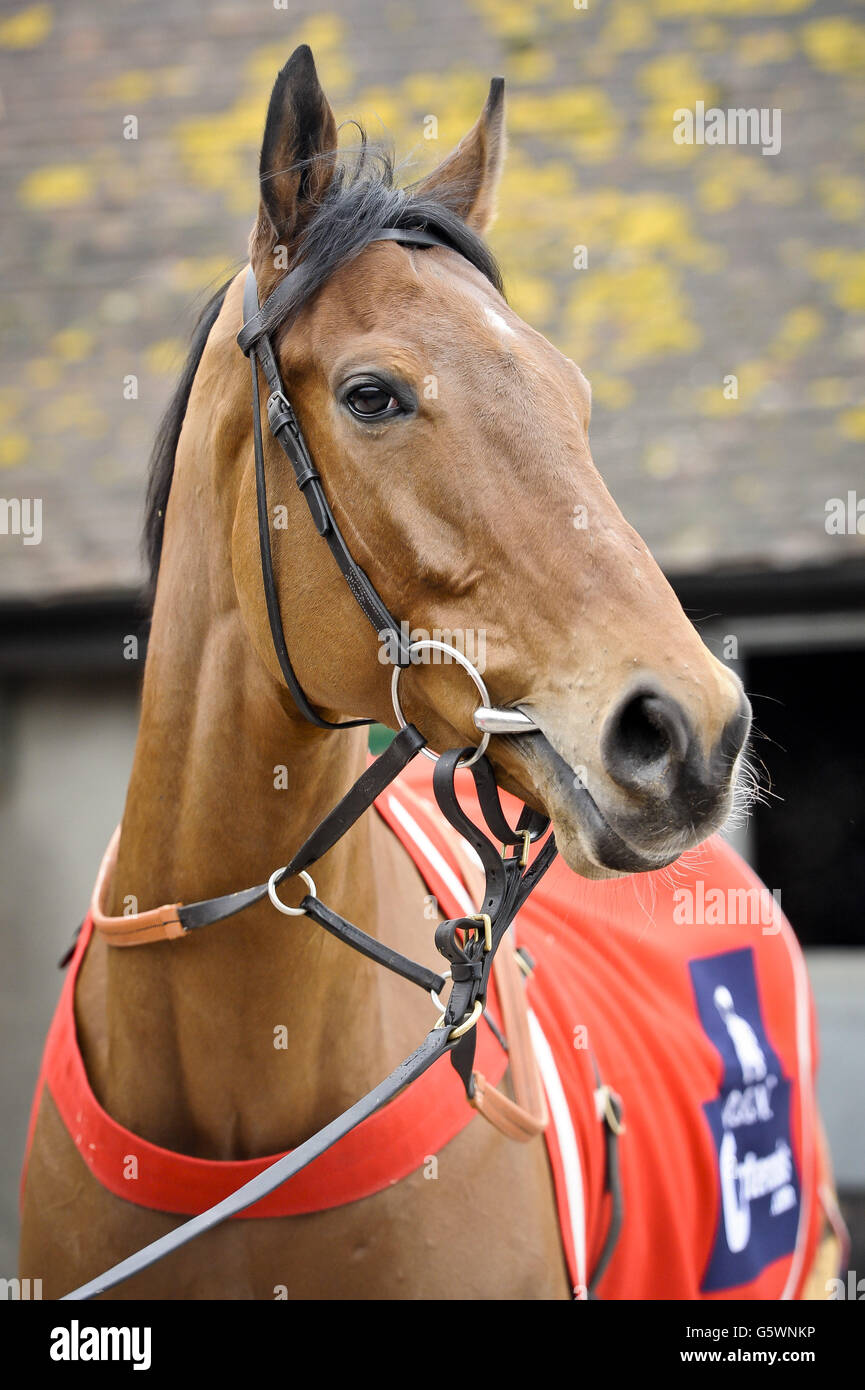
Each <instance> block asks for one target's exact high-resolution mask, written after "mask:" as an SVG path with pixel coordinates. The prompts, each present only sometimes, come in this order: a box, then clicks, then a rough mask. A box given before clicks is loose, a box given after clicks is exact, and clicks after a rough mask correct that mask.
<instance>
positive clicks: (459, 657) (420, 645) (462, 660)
mask: <svg viewBox="0 0 865 1390" xmlns="http://www.w3.org/2000/svg"><path fill="white" fill-rule="evenodd" d="M424 648H428V649H429V650H430V651H437V652H446V653H447V654H448V656H452V657H453V659H454V661H456V662H458V664H459V665H460V666H462V667H463V669H464V670H466V671H468V673H469V675H470V676H471V678H472V680H473V681H474V683H475V685H476V687H477V690H478V694H479V695H480V697H481V700H482V702H483V704H482V706H481V707H482V708H487V707H488V706H489V703H490V693H489V691H488V690H487V688H486V686H485V685H484V682H483V680H482V679H481V674H480V672H479V671H478V670H477V669H476V668H475V667H474V666H473V665H472V663H471V662H470V661H469V659H468V657H467V656H464V655H463V653H462V652H459V651H457V649H456V647H450V646H448V644H447V642H438V641H436V640H435V638H433V637H424V638H423V639H422V640H421V641H419V642H412V643H411V645H410V646H409V648H408V652H407V655H408V656H409V657H410V656H411V654H412V652H419V651H422V650H423V649H424ZM404 670H405V667H404V666H395V667H394V669H393V678H392V680H391V683H390V693H391V699H392V700H393V710H394V714H395V715H396V717H397V719H398V720H399V726H400V728H401V729H404V728H405V726H406V723H407V722H408V721H407V720H406V718H405V716H404V714H403V712H402V708H401V706H400V702H399V678H400V676H401V675H402V673H403V671H404ZM489 741H490V735H489V733H488V732H487V731H484V734H483V737H482V738H481V741H480V743H479V744H478V746H477V748H476V749H475V751H474V753H473V754H472V756H471V757H470V758H466V759H465V760H464V761H463V762H460V763H459V764H458V765H459V767H471V766H472V764H473V763H476V762H477V760H478V758H481V757H483V755H484V753H485V752H486V751H487V744H488V743H489ZM420 751H421V752H422V753H423V755H424V757H425V758H431V759H432V761H433V762H438V757H439V755H438V753H433V752H432V750H431V749H429V748H422V749H421V750H420Z"/></svg>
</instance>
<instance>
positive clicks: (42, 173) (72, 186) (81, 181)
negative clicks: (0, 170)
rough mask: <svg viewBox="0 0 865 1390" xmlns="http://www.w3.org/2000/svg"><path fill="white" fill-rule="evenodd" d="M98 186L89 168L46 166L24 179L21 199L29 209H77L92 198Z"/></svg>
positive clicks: (61, 165) (83, 166) (19, 193)
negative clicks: (95, 187)
mask: <svg viewBox="0 0 865 1390" xmlns="http://www.w3.org/2000/svg"><path fill="white" fill-rule="evenodd" d="M95 182H96V180H95V175H94V171H93V169H92V168H91V167H90V166H89V165H87V164H46V165H43V167H42V168H41V169H34V170H33V171H32V173H29V174H28V175H27V176H26V178H24V179H22V181H21V183H20V184H19V185H18V197H19V200H20V201H21V202H22V203H23V205H24V207H27V208H33V209H41V208H45V209H49V208H63V207H76V206H78V205H80V204H82V203H86V202H87V200H88V199H89V198H90V197H91V195H92V193H93V189H94V185H95Z"/></svg>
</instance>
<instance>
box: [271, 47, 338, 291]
mask: <svg viewBox="0 0 865 1390" xmlns="http://www.w3.org/2000/svg"><path fill="white" fill-rule="evenodd" d="M336 146H337V132H336V121H335V119H334V115H333V112H332V111H331V109H330V105H329V104H328V100H327V97H326V96H325V95H324V92H323V91H322V89H321V84H320V83H319V80H318V73H317V72H316V70H315V62H314V60H313V56H312V52H311V50H310V48H309V47H308V45H307V44H305V43H304V44H301V46H300V47H299V48H296V49H295V50H294V52H293V53H292V55H291V57H290V58H289V60H288V62H287V63H286V65H285V67H284V68H283V69H282V71H281V72H280V74H279V76H278V77H277V79H276V82H275V83H274V84H273V91H272V93H271V96H270V105H269V107H268V110H267V120H266V122H265V126H264V139H263V140H262V144H261V160H260V163H259V185H260V188H261V205H260V207H259V213H258V222H257V224H256V227H255V229H254V230H253V234H252V241H251V245H250V257H251V259H252V260H253V263H254V262H255V260H256V259H257V258H260V257H261V256H263V255H265V254H266V253H267V252H269V251H270V250H272V248H273V246H274V243H275V242H284V243H286V244H289V243H290V242H292V241H293V240H295V238H296V237H297V236H298V235H299V233H300V232H301V231H302V230H303V227H304V224H305V223H306V221H307V220H308V219H309V217H310V216H311V214H312V213H313V212H314V211H315V208H316V206H317V205H318V203H319V202H320V201H321V199H322V197H323V196H324V194H325V192H326V191H327V187H328V184H329V183H330V181H331V179H332V177H333V170H334V166H335V163H336Z"/></svg>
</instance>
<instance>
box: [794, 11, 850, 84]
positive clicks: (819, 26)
mask: <svg viewBox="0 0 865 1390" xmlns="http://www.w3.org/2000/svg"><path fill="white" fill-rule="evenodd" d="M802 47H803V49H804V50H805V52H806V54H807V55H808V57H809V58H810V59H811V62H812V63H813V64H814V66H815V67H817V68H820V69H821V70H822V71H823V72H837V73H857V72H865V24H860V23H859V22H858V21H857V20H855V19H848V18H847V17H846V16H845V15H835V16H833V17H831V18H826V19H815V20H812V22H811V23H810V24H805V25H803V27H802Z"/></svg>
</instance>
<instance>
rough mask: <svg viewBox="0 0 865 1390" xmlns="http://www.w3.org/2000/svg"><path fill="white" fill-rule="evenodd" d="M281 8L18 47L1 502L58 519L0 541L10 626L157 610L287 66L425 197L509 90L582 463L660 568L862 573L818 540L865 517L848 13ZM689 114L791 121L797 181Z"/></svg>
mask: <svg viewBox="0 0 865 1390" xmlns="http://www.w3.org/2000/svg"><path fill="white" fill-rule="evenodd" d="M286 3H287V5H288V8H287V9H281V8H279V9H278V8H276V7H275V6H274V5H270V4H268V3H264V2H263V0H261V2H260V3H252V0H214V3H211V4H207V5H202V4H201V3H200V0H195V3H193V0H147V2H146V3H145V0H115V2H114V3H113V4H112V5H110V6H106V5H105V4H104V3H99V0H64V3H63V4H62V5H61V4H59V3H57V4H42V3H37V4H29V5H23V6H22V5H18V6H16V7H14V8H12V9H7V10H6V11H5V12H4V16H3V17H2V18H0V92H2V100H3V114H2V129H3V131H4V134H5V140H4V141H3V142H2V147H0V200H2V206H3V208H4V234H3V238H2V249H0V281H2V301H3V308H2V325H3V335H2V349H0V351H2V385H0V496H2V497H5V498H10V497H41V498H42V499H43V518H44V521H43V525H44V535H43V540H42V543H41V544H40V545H38V546H24V545H22V543H21V540H20V538H19V537H16V536H6V535H0V602H2V601H9V600H12V599H21V598H25V597H28V596H37V595H41V596H43V597H46V598H48V597H57V596H62V595H65V594H69V593H72V592H75V593H82V592H87V591H94V592H95V591H103V592H104V591H111V590H114V589H116V590H122V589H128V588H131V587H132V586H134V585H135V584H136V583H137V582H138V579H139V577H140V573H141V571H140V561H139V554H138V534H139V526H140V511H141V498H142V494H143V481H144V476H145V469H146V461H147V456H148V452H149V447H150V440H151V437H152V434H153V431H154V428H155V425H156V421H157V419H158V417H159V414H160V411H161V409H162V407H163V405H164V403H165V401H166V399H167V397H168V395H169V393H170V390H171V386H172V382H173V377H174V374H175V372H176V370H177V366H178V364H179V361H180V360H181V358H182V353H183V344H184V340H185V337H186V335H187V333H188V331H189V328H190V326H191V323H192V320H193V317H194V303H195V302H196V301H197V302H198V303H200V302H201V300H202V299H203V297H204V294H205V292H206V290H207V289H208V288H209V287H213V286H215V285H216V284H217V283H218V282H219V281H220V280H221V278H222V277H223V274H224V273H225V272H228V271H230V270H231V269H232V268H237V267H239V265H240V264H241V261H242V257H243V253H244V247H245V244H246V237H247V233H248V229H249V225H250V223H251V219H252V216H253V213H254V208H255V202H256V194H255V169H256V160H257V148H258V143H259V141H260V136H261V129H262V124H263V117H264V111H265V107H266V101H267V97H268V94H269V90H270V86H271V83H272V80H273V77H274V75H275V73H276V71H277V69H278V67H279V66H280V65H281V64H282V62H283V61H284V60H285V58H286V57H287V55H288V54H289V53H290V52H291V50H292V49H293V48H294V46H295V45H296V44H297V43H298V42H302V41H307V42H309V43H310V44H311V45H312V47H313V51H314V52H315V55H316V59H317V62H318V66H319V71H320V74H321V77H322V80H323V83H324V86H325V89H326V91H327V92H328V95H329V97H330V98H331V101H332V103H333V105H334V107H335V109H336V111H337V114H338V117H339V118H345V117H348V116H350V115H360V116H361V117H363V118H364V119H365V121H366V123H367V125H368V126H369V128H370V131H371V133H373V134H375V133H376V132H377V131H379V130H380V129H381V128H382V126H384V127H385V128H386V129H387V131H389V132H390V134H391V135H392V136H393V138H394V140H395V143H396V146H397V150H398V151H399V152H400V153H401V154H406V153H410V154H412V155H413V157H414V161H415V170H414V172H415V173H416V172H417V170H418V168H423V167H426V166H428V165H431V164H432V163H433V162H434V161H435V160H436V159H438V158H441V157H442V156H443V155H444V154H445V153H447V152H448V150H449V149H450V148H451V147H452V145H453V144H454V143H455V142H456V140H457V139H458V138H459V137H460V136H461V135H462V134H463V133H464V132H465V130H466V129H468V127H469V126H470V124H471V123H472V122H473V120H474V119H475V117H476V115H477V111H478V110H479V108H480V105H481V102H482V100H483V97H484V94H485V91H486V86H487V82H488V79H489V77H490V76H491V75H492V74H494V73H499V72H502V73H504V74H505V76H506V78H507V81H508V101H509V125H510V133H511V134H510V139H511V153H510V160H509V164H508V167H507V173H506V176H505V180H504V184H503V189H502V196H501V203H500V206H501V215H500V220H499V223H498V225H497V228H496V229H495V231H494V233H493V237H492V240H493V244H494V246H495V249H496V250H497V252H498V253H499V255H500V257H501V259H502V262H503V266H504V270H505V275H506V282H507V285H508V290H509V295H510V298H511V300H512V302H513V304H514V306H515V307H516V308H517V310H518V311H519V312H521V313H523V315H524V316H525V317H526V318H527V319H528V320H530V321H531V322H532V323H534V324H535V325H536V326H537V327H539V328H541V329H542V330H543V331H544V332H546V333H547V334H548V336H550V337H551V338H552V339H553V340H554V341H555V342H556V343H557V344H558V345H559V346H560V347H562V348H563V350H564V351H565V352H567V353H568V355H570V356H572V357H574V358H575V359H576V360H577V361H578V362H580V364H581V365H582V367H583V369H584V370H585V371H586V373H587V375H588V376H589V378H590V380H591V381H592V384H593V389H594V397H595V410H594V420H593V430H592V443H593V452H594V455H595V459H596V462H597V463H598V465H599V467H600V468H601V471H602V472H603V474H604V475H605V477H606V478H607V480H608V482H609V485H610V488H611V490H612V492H613V493H614V495H615V496H616V498H617V500H618V501H619V502H620V504H621V505H622V507H623V510H624V511H625V513H626V515H627V516H628V517H629V519H630V520H632V521H633V522H634V524H635V525H636V526H637V527H638V529H639V530H640V531H641V532H642V533H643V535H644V536H645V537H646V539H647V541H648V542H649V544H650V545H651V546H652V548H653V549H654V551H655V553H656V554H657V556H658V558H659V559H660V560H661V562H662V563H663V564H664V565H665V566H666V567H667V569H668V570H669V571H671V572H673V573H675V572H681V571H689V572H695V571H696V572H699V571H707V572H708V571H713V572H714V571H719V570H722V569H724V568H727V567H737V566H739V567H741V566H743V565H747V566H750V567H752V568H753V567H757V568H759V567H761V566H764V567H767V568H774V569H777V568H784V567H797V566H803V565H813V564H819V565H832V564H833V563H836V562H839V563H840V562H845V561H849V560H850V559H851V558H852V557H855V556H857V555H858V556H860V557H862V556H865V536H858V535H842V536H833V535H829V534H827V531H826V527H825V524H824V522H825V506H826V502H827V500H828V499H829V498H831V497H833V496H842V497H846V494H847V492H848V490H850V489H853V490H855V491H856V492H857V495H858V496H865V381H863V372H862V361H863V356H865V250H863V246H862V233H861V229H862V225H863V220H865V82H863V80H862V79H863V74H865V12H863V8H862V5H861V4H857V3H854V0H825V2H820V3H818V2H815V0H730V3H727V4H725V5H723V6H722V5H719V4H718V3H717V0H653V3H652V4H651V5H647V4H646V3H645V0H604V3H601V0H589V4H588V8H587V9H585V10H578V9H575V8H573V7H570V6H568V5H567V4H566V3H565V0H534V3H528V0H437V3H436V4H435V5H426V4H421V3H417V4H414V5H408V4H399V3H396V0H346V3H344V4H342V5H341V6H340V7H339V9H338V10H337V9H336V8H333V9H323V10H321V11H320V12H319V13H317V14H315V15H310V14H309V13H308V9H309V7H308V6H307V5H306V4H304V3H302V2H301V0H286ZM698 99H702V100H704V101H705V103H706V106H707V107H711V106H713V105H714V106H718V107H720V108H722V109H726V108H729V107H739V106H742V107H758V108H759V107H765V108H769V109H772V108H776V107H777V108H780V109H781V112H782V148H781V150H780V153H778V154H777V155H774V156H764V155H762V154H761V152H760V149H759V148H753V147H742V146H738V147H730V146H716V147H709V146H706V145H703V146H696V145H692V146H688V145H676V144H675V143H674V141H673V139H672V129H673V112H674V111H675V110H676V109H677V108H685V107H687V108H692V109H693V107H694V103H695V102H696V101H697V100H698ZM130 115H133V116H136V117H137V119H138V123H139V130H138V139H137V140H126V139H124V138H123V123H124V118H126V117H127V116H130ZM428 116H435V117H436V119H437V121H438V139H437V140H427V139H425V138H424V130H425V124H424V121H425V117H428ZM426 128H427V129H428V128H429V123H427V127H426ZM579 245H584V246H586V248H587V258H588V264H587V266H586V267H585V268H584V269H575V268H574V266H573V259H574V247H576V246H579ZM129 374H134V375H135V376H137V378H138V399H137V400H125V399H124V395H123V383H124V378H125V377H126V376H127V375H129ZM730 374H735V376H736V377H737V378H738V399H735V400H731V399H725V397H724V394H723V383H724V378H725V377H727V376H729V375H730Z"/></svg>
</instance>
